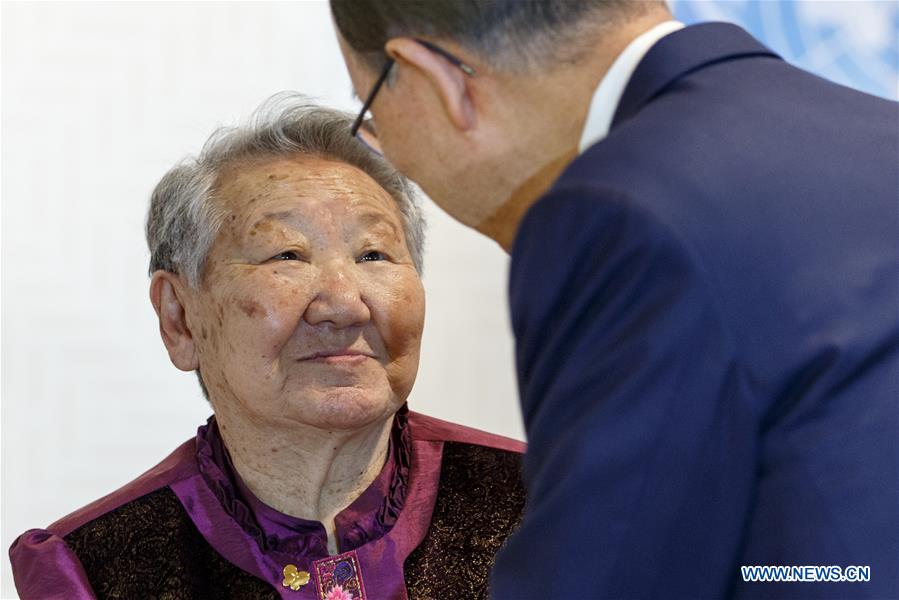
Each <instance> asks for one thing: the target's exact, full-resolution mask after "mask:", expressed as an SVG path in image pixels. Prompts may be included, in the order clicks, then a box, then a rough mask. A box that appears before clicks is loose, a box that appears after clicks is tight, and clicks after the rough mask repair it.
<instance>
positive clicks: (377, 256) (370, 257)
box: [359, 250, 387, 262]
mask: <svg viewBox="0 0 899 600" xmlns="http://www.w3.org/2000/svg"><path fill="white" fill-rule="evenodd" d="M376 260H387V255H386V254H384V253H383V252H378V251H377V250H372V251H371V252H366V253H365V254H363V255H362V256H360V257H359V262H371V261H376Z"/></svg>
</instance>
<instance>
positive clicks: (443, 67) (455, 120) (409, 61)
mask: <svg viewBox="0 0 899 600" xmlns="http://www.w3.org/2000/svg"><path fill="white" fill-rule="evenodd" d="M384 49H385V51H386V52H387V54H388V55H389V56H390V57H392V58H393V59H394V60H395V61H396V62H397V63H398V64H400V65H401V68H406V69H415V70H416V72H418V73H419V74H420V75H421V76H422V77H423V78H424V80H425V81H427V82H428V83H429V84H430V85H431V87H432V88H433V90H434V92H435V93H436V94H437V97H438V98H440V102H441V103H442V104H443V110H444V111H445V112H446V114H447V117H448V118H449V120H450V122H451V123H452V124H453V125H455V126H456V128H457V129H459V130H461V131H468V130H470V129H471V128H472V127H474V125H475V119H476V116H475V107H474V103H473V102H472V100H471V95H470V93H469V88H468V86H469V82H468V79H469V78H468V77H467V76H466V75H465V74H464V73H463V72H462V70H461V69H459V68H458V67H457V66H455V65H453V64H452V63H450V62H449V61H447V60H446V59H445V58H444V57H442V56H440V55H439V54H437V53H436V52H432V51H431V50H428V49H427V48H426V47H424V46H423V45H422V44H420V43H419V42H417V41H416V40H415V39H413V38H408V37H397V38H391V39H390V40H388V41H387V44H386V45H385V46H384Z"/></svg>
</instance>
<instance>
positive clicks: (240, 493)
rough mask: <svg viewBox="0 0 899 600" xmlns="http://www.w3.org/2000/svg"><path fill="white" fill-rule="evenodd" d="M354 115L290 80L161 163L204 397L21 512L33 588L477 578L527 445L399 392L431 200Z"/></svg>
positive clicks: (499, 532) (166, 241)
mask: <svg viewBox="0 0 899 600" xmlns="http://www.w3.org/2000/svg"><path fill="white" fill-rule="evenodd" d="M350 122H351V119H350V117H348V116H347V115H344V114H341V113H336V112H333V111H330V110H325V109H322V108H317V107H313V106H309V105H307V104H305V103H304V101H303V100H302V98H300V97H297V96H292V95H282V96H280V97H278V98H276V99H274V100H273V101H271V102H269V103H268V104H267V105H265V106H263V107H262V108H261V109H260V111H259V112H258V113H257V116H256V117H255V118H254V119H253V120H252V122H251V124H250V125H249V126H247V127H244V128H237V129H229V130H225V131H220V132H218V133H216V134H215V135H213V137H212V138H211V139H210V140H209V141H208V142H207V143H206V145H205V146H204V148H203V151H202V152H201V154H200V155H199V157H198V158H197V159H195V160H190V161H188V162H185V163H183V164H181V165H179V166H176V167H174V168H173V169H172V170H171V171H169V173H168V174H166V176H165V177H164V178H163V179H162V181H161V182H160V183H159V184H158V186H157V187H156V190H155V191H154V193H153V197H152V201H151V205H150V211H149V217H148V221H147V241H148V243H149V246H150V254H151V258H150V271H151V274H152V279H151V282H150V298H151V300H152V303H153V307H154V308H155V310H156V314H157V315H158V317H159V330H160V334H161V336H162V340H163V342H164V344H165V347H166V349H167V350H168V353H169V357H170V358H171V361H172V363H174V365H175V366H176V367H177V368H179V369H182V370H186V371H191V370H193V371H196V372H197V374H198V376H199V377H200V382H201V386H202V389H203V392H204V393H205V394H206V395H207V397H208V399H209V401H210V403H211V405H212V407H213V411H214V416H213V417H211V418H210V419H209V421H208V423H207V424H206V425H204V426H202V427H200V428H199V431H198V433H197V437H196V439H191V440H190V441H188V442H186V443H185V444H184V445H182V446H181V447H179V448H178V449H176V450H175V451H174V452H173V453H172V454H171V455H170V456H169V457H168V458H166V459H165V460H163V461H162V462H161V463H160V464H159V465H157V466H156V467H154V468H153V469H151V470H150V471H148V472H147V473H144V474H143V475H141V476H140V477H138V478H137V479H136V480H134V481H133V482H132V483H130V484H128V485H126V486H125V487H123V488H121V489H119V490H117V491H115V492H113V493H112V494H110V495H108V496H105V497H104V498H101V499H100V500H97V501H96V502H94V503H93V504H90V505H88V506H86V507H84V508H82V509H81V510H79V511H77V512H75V513H73V514H71V515H69V516H67V517H65V518H63V519H61V520H59V521H57V522H56V523H54V524H53V525H51V526H50V527H48V528H47V529H42V530H30V531H28V532H26V533H25V534H23V535H22V536H21V537H20V538H19V539H18V540H17V541H16V542H15V544H14V545H13V547H12V549H11V551H10V552H11V557H12V562H13V569H14V572H15V580H16V586H17V587H18V590H19V592H20V594H21V596H22V597H23V598H26V599H28V598H51V597H52V598H94V597H98V598H216V599H224V598H241V599H244V598H278V597H281V598H290V599H296V600H300V599H312V598H316V599H320V600H347V599H354V600H355V599H361V598H368V599H369V600H380V599H391V598H439V599H453V598H460V599H469V598H477V597H485V596H486V593H487V592H486V590H487V574H488V570H489V567H490V565H491V564H492V562H493V558H494V554H495V553H496V551H497V550H498V549H499V547H500V546H501V545H502V543H503V541H504V540H505V539H506V537H507V536H508V535H509V534H510V533H511V531H512V530H513V529H514V527H515V526H516V524H517V522H518V519H519V516H520V513H521V511H522V508H523V504H524V493H523V491H522V485H521V483H520V479H519V475H520V452H521V451H522V449H523V448H522V445H521V444H520V443H518V442H514V441H511V440H507V439H503V438H500V437H497V436H493V435H489V434H486V433H482V432H478V431H475V430H472V429H468V428H465V427H461V426H458V425H452V424H449V423H446V422H443V421H439V420H437V419H433V418H429V417H425V416H423V415H420V414H416V413H413V412H409V411H408V410H407V408H406V398H407V396H408V395H409V392H410V390H411V389H412V384H413V382H414V381H415V375H416V371H417V369H418V359H419V345H420V341H421V333H422V325H423V320H424V292H423V289H422V285H421V280H420V274H421V260H422V257H421V254H422V242H423V234H422V218H421V215H420V212H419V208H418V206H417V204H416V203H415V201H414V199H413V198H412V195H411V192H410V188H409V187H408V185H407V184H406V182H405V180H404V179H403V178H402V177H401V176H400V175H398V174H397V173H396V172H395V171H393V170H392V169H391V168H390V167H389V166H388V165H387V164H386V163H384V162H383V161H382V160H381V159H380V158H379V157H377V156H376V155H375V154H374V153H371V152H370V151H369V150H368V149H366V148H365V147H364V146H363V145H362V144H360V143H359V142H357V141H355V140H354V139H352V138H351V137H350V135H349V133H348V131H349V128H350Z"/></svg>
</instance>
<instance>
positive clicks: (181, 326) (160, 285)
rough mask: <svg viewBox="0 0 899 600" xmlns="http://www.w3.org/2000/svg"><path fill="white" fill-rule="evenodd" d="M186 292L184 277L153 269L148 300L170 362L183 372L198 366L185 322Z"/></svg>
mask: <svg viewBox="0 0 899 600" xmlns="http://www.w3.org/2000/svg"><path fill="white" fill-rule="evenodd" d="M187 294H188V290H187V289H186V285H185V283H184V280H183V279H181V277H180V276H178V275H175V274H174V273H169V272H168V271H156V272H154V273H153V276H152V277H151V279H150V302H152V303H153V308H154V309H155V310H156V316H157V317H159V334H160V335H161V336H162V343H163V344H165V347H166V350H168V351H169V359H171V361H172V364H173V365H175V366H176V367H178V368H179V369H181V370H182V371H195V370H196V369H197V368H199V366H200V361H199V358H198V356H197V347H196V344H195V343H194V337H193V334H192V332H191V330H190V325H189V324H188V322H187V313H186V311H185V308H186V307H185V305H184V301H183V299H184V297H186V296H187Z"/></svg>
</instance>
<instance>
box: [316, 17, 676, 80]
mask: <svg viewBox="0 0 899 600" xmlns="http://www.w3.org/2000/svg"><path fill="white" fill-rule="evenodd" d="M659 9H662V10H665V3H664V2H663V1H662V0H331V11H332V13H333V15H334V21H335V23H336V24H337V28H338V30H339V31H340V34H341V35H342V36H343V38H344V39H345V40H346V41H347V43H348V44H349V45H350V47H351V48H353V50H355V51H356V52H357V53H359V54H360V55H361V56H362V58H363V60H364V61H365V62H366V63H368V64H369V66H370V67H371V68H372V69H378V68H380V66H381V64H382V63H383V61H384V59H385V56H384V45H385V44H386V42H387V41H388V40H389V39H391V38H394V37H428V38H432V39H437V40H439V39H449V40H453V41H455V42H456V43H458V44H460V45H461V46H463V47H464V48H466V49H468V50H469V51H471V52H473V53H475V54H477V55H478V56H480V57H481V58H482V59H483V60H484V61H485V62H486V63H488V64H490V65H491V66H492V67H493V68H495V69H498V70H505V71H516V72H521V71H527V70H530V69H532V68H543V67H547V66H552V65H554V64H557V63H560V62H568V61H575V60H577V58H578V55H579V50H580V48H581V44H579V43H578V41H579V40H578V38H579V37H581V36H583V35H585V34H587V33H588V32H589V33H590V34H593V33H595V32H601V31H602V30H603V29H604V28H606V27H608V26H614V25H615V24H617V23H619V22H622V21H626V20H628V19H630V18H633V17H635V16H639V15H642V14H643V13H645V12H647V11H649V10H659ZM595 41H596V40H585V42H587V43H586V45H587V46H590V45H593V44H594V43H595Z"/></svg>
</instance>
